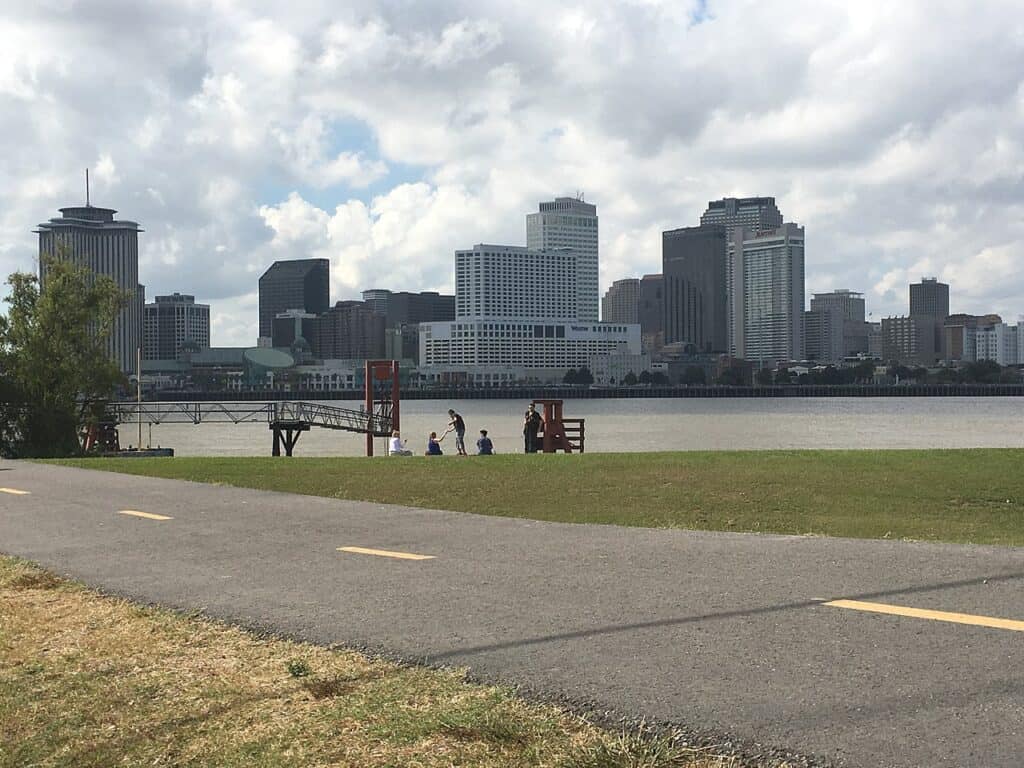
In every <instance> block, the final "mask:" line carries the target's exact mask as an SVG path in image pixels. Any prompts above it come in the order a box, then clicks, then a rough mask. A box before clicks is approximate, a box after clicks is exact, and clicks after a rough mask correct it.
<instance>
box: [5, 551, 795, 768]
mask: <svg viewBox="0 0 1024 768" xmlns="http://www.w3.org/2000/svg"><path fill="white" fill-rule="evenodd" d="M0 617H2V620H0V768H23V767H25V766H35V767H37V768H42V767H44V766H45V767H46V768H58V767H59V768H65V767H66V768H108V767H109V766H115V765H117V766H174V767H179V766H180V767H185V766H195V767H196V768H199V766H221V767H222V768H227V767H228V766H237V767H238V768H243V766H244V768H278V767H280V766H289V767H290V768H324V767H325V766H346V767H355V766H358V767H359V768H400V767H402V768H404V767H406V766H409V767H415V768H452V766H488V767H490V768H520V767H521V766H535V767H536V768H730V767H733V768H739V766H740V765H741V764H742V765H751V766H772V767H773V768H775V767H776V766H778V767H779V768H784V764H778V763H776V762H775V761H768V762H762V761H753V762H747V763H741V762H740V761H738V760H736V759H733V758H730V757H724V756H716V755H714V754H709V753H706V752H702V751H700V750H695V749H692V748H687V747H685V746H684V745H682V744H681V743H680V741H679V739H678V738H676V737H675V736H674V735H673V734H661V735H659V734H650V733H646V732H644V731H643V729H641V730H640V731H639V732H638V731H630V732H625V733H620V734H616V733H613V732H610V731H607V730H602V729H599V728H597V727H595V726H594V725H592V724H590V723H589V722H587V721H586V720H584V719H583V718H580V717H578V716H575V715H572V714H571V713H568V712H565V711H563V710H560V709H557V708H555V707H551V706H543V705H538V704H528V703H526V702H524V701H522V700H521V699H519V698H517V697H516V696H514V695H513V693H512V692H511V691H509V690H506V689H504V688H494V687H487V686H481V685H471V684H468V683H466V682H465V680H464V675H463V674H462V673H460V672H459V671H456V670H431V669H424V668H420V667H402V666H398V665H395V664H392V663H389V662H386V661H381V660H374V659H369V658H367V657H365V656H363V655H360V654H358V653H354V652H352V651H345V650H332V649H326V648H319V647H316V646H312V645H307V644H303V643H296V642H291V641H286V640H280V639H276V638H268V637H257V636H255V635H252V634H250V633H247V632H243V631H241V630H239V629H235V628H232V627H228V626H224V625H222V624H218V623H215V622H211V621H206V620H203V619H199V618H196V617H185V616H181V615H178V614H174V613H170V612H167V611H162V610H158V609H154V608H143V607H139V606H136V605H132V604H131V603H128V602H126V601H123V600H117V599H113V598H109V597H103V596H101V595H98V594H97V593H95V592H92V591H90V590H87V589H85V588H83V587H81V586H79V585H76V584H73V583H69V582H66V581H63V580H61V579H59V578H57V577H55V576H53V575H52V574H49V573H47V572H45V571H41V570H39V569H38V568H36V567H35V566H33V565H30V564H28V563H24V562H21V561H18V560H15V559H13V558H8V557H0ZM297 670H301V674H296V671H297Z"/></svg>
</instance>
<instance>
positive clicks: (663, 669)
mask: <svg viewBox="0 0 1024 768" xmlns="http://www.w3.org/2000/svg"><path fill="white" fill-rule="evenodd" d="M0 487H9V488H15V489H20V490H24V491H29V492H30V493H29V494H27V495H10V494H7V493H0V551H2V552H5V553H9V554H15V555H20V556H22V557H26V558H30V559H32V560H35V561H37V562H39V563H41V564H43V565H44V566H46V567H48V568H50V569H52V570H54V571H56V572H58V573H61V574H65V575H70V576H73V577H75V578H78V579H81V580H82V581H84V582H85V583H86V584H89V585H91V586H94V587H98V588H101V589H104V590H108V591H112V592H116V593H119V594H123V595H125V596H129V597H132V598H135V599H139V600H144V601H147V602H155V603H159V604H162V605H166V606H171V607H174V608H180V609H201V610H202V611H204V612H206V613H207V614H209V615H211V616H214V617H218V618H221V619H227V620H230V621H235V622H240V623H243V624H246V625H256V626H261V627H265V628H270V629H273V630H275V631H278V632H281V633H284V634H287V635H290V636H296V637H301V638H304V639H307V640H311V641H314V642H317V643H324V644H330V643H343V644H346V645H350V646H356V647H361V648H366V649H371V650H374V651H379V652H384V653H386V654H390V655H397V656H401V657H404V658H407V659H414V660H419V661H425V662H427V663H430V664H451V665H459V666H468V667H469V668H470V669H471V672H472V674H473V676H474V677H476V678H479V679H483V680H488V681H494V682H502V683H513V684H518V685H521V686H523V687H524V688H525V689H526V690H527V691H529V692H531V693H533V694H536V695H539V696H542V697H545V698H549V699H554V700H568V701H571V702H575V703H577V704H585V705H590V706H593V707H594V708H595V709H598V710H602V711H610V712H614V713H618V714H622V715H626V716H635V717H641V716H642V717H645V718H647V719H648V720H649V721H668V722H672V723H678V724H681V725H682V726H683V727H684V728H688V729H690V730H691V731H692V732H694V733H696V734H704V735H708V734H729V735H731V736H732V737H734V738H737V739H738V740H740V741H743V742H746V743H748V744H763V745H768V746H771V747H778V748H783V749H791V750H793V751H795V752H799V753H802V754H807V755H813V756H817V757H821V758H825V759H828V760H831V761H835V762H837V763H840V764H842V765H850V766H866V767H868V768H875V767H876V766H928V768H939V767H940V766H956V767H957V768H966V767H967V766H978V767H979V768H1003V767H1005V768H1020V766H1021V765H1022V764H1024V632H1021V631H1013V630H1012V629H1004V628H991V627H984V626H974V625H970V624H957V623H950V622H947V621H934V620H925V619H922V618H914V617H908V616H900V615H884V614H879V613H874V612H863V611H860V610H850V609H846V608H839V607H832V606H826V605H824V604H823V601H825V600H833V599H837V598H846V599H854V600H860V601H868V602H876V603H884V604H888V605H897V606H910V607H913V608H921V609H932V610H936V611H944V612H955V613H962V614H971V615H981V616H987V617H997V618H1002V619H1016V620H1024V589H1022V588H1024V549H1014V548H998V547H971V546H953V545H935V544H916V543H905V542H892V541H855V540H845V539H825V538H813V537H792V536H769V535H744V534H722V533H697V532H689V531H671V530H645V529H631V528H618V527H612V526H589V525H563V524H553V523H540V522H532V521H525V520H514V519H503V518H496V517H482V516H476V515H466V514H460V513H454V512H444V511H435V510H424V509H412V508H406V507H397V506H385V505H380V504H371V503H358V502H347V501H337V500H332V499H324V498H315V497H306V496H295V495H290V494H282V493H267V492H259V491H251V490H244V489H237V488H228V487H222V486H213V485H201V484H195V483H186V482H179V481H171V480H160V479H153V478H142V477H132V476H127V475H116V474H110V473H104V472H94V471H87V470H77V469H67V468H57V467H50V466H42V465H34V464H25V463H17V462H6V463H0ZM567 503H572V500H571V499H570V500H567ZM119 510H137V511H143V512H147V513H151V514H160V515H166V516H170V517H172V518H173V519H172V520H163V521H158V520H153V519H148V518H139V517H130V516H126V515H122V514H118V511H119ZM347 546H355V547H367V548H376V549H384V550H392V551H400V552H406V553H417V554H424V555H433V556H434V559H430V560H402V559H393V558H387V557H378V556H372V555H365V554H355V553H349V552H340V551H338V548H339V547H347Z"/></svg>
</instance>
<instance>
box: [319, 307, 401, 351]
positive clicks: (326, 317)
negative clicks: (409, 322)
mask: <svg viewBox="0 0 1024 768" xmlns="http://www.w3.org/2000/svg"><path fill="white" fill-rule="evenodd" d="M313 325H314V334H313V339H310V340H308V341H310V345H311V347H312V349H313V350H314V351H315V354H316V355H317V356H318V357H321V358H325V359H331V360H369V359H376V358H381V357H383V356H384V315H381V314H378V313H377V312H374V311H373V310H372V309H371V308H370V307H369V306H367V304H366V302H363V301H339V302H337V303H336V304H335V305H334V306H333V307H331V308H330V309H329V310H327V311H326V312H324V313H323V314H322V315H320V316H319V317H318V318H317V319H316V321H315V322H314V324H313Z"/></svg>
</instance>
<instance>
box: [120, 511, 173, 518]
mask: <svg viewBox="0 0 1024 768" xmlns="http://www.w3.org/2000/svg"><path fill="white" fill-rule="evenodd" d="M117 514H119V515H131V516H132V517H144V518H146V519H147V520H173V519H174V518H173V517H168V516H167V515H154V514H153V513H152V512H139V511H137V510H134V509H122V510H119V511H118V513H117Z"/></svg>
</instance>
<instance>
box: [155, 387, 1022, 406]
mask: <svg viewBox="0 0 1024 768" xmlns="http://www.w3.org/2000/svg"><path fill="white" fill-rule="evenodd" d="M401 396H402V399H403V400H541V399H549V398H555V399H562V400H602V399H607V398H705V397H713V398H722V397H746V398H750V397H1021V396H1024V384H906V385H904V384H899V385H895V386H893V385H885V386H881V385H877V386H876V385H870V384H835V385H830V384H786V385H780V386H752V387H730V386H689V387H642V386H639V387H598V386H590V387H580V386H528V387H488V388H482V387H481V388H476V387H432V388H429V389H421V388H406V389H403V390H402V393H401ZM145 399H146V400H156V401H164V402H168V401H176V400H187V401H194V400H203V401H212V400H221V401H238V400H318V401H324V400H362V399H363V392H362V391H361V390H353V389H340V390H327V391H322V390H312V389H293V390H288V391H283V390H276V389H263V390H252V391H247V392H236V391H233V390H221V391H210V392H178V391H170V390H164V391H161V392H155V393H148V394H147V395H146V398H145Z"/></svg>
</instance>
